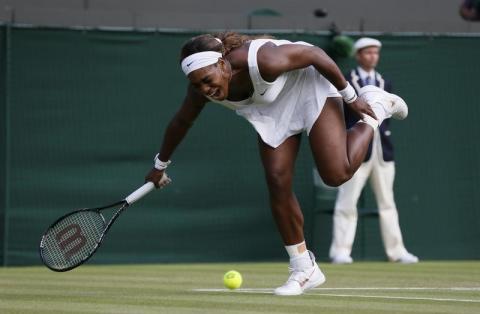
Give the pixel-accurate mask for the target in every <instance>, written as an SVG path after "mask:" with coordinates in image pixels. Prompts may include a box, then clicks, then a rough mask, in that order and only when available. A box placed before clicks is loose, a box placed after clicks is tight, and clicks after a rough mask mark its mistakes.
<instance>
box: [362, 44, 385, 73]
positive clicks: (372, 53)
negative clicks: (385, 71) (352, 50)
mask: <svg viewBox="0 0 480 314" xmlns="http://www.w3.org/2000/svg"><path fill="white" fill-rule="evenodd" d="M379 58H380V48H378V47H365V48H363V49H360V50H359V51H358V52H357V62H358V64H359V65H360V66H361V67H362V68H364V69H368V70H371V69H374V68H375V67H376V66H377V64H378V60H379Z"/></svg>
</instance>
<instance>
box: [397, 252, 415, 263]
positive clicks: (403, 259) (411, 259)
mask: <svg viewBox="0 0 480 314" xmlns="http://www.w3.org/2000/svg"><path fill="white" fill-rule="evenodd" d="M394 262H395V263H400V264H415V263H418V257H416V256H415V255H413V254H412V253H408V252H407V253H405V254H403V255H402V256H400V257H399V258H397V259H396V260H394Z"/></svg>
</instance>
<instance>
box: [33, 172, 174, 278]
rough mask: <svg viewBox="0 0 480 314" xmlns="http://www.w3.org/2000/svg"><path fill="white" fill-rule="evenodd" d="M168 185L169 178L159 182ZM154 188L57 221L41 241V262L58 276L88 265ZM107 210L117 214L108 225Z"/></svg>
mask: <svg viewBox="0 0 480 314" xmlns="http://www.w3.org/2000/svg"><path fill="white" fill-rule="evenodd" d="M165 181H168V182H167V183H169V182H170V178H168V176H167V175H166V174H164V176H163V177H162V179H161V180H160V185H162V183H165ZM154 188H155V185H154V184H153V183H152V182H147V183H145V184H144V185H143V186H141V187H140V188H138V189H137V190H136V191H134V192H133V193H132V194H130V195H128V196H127V197H126V198H125V199H123V200H121V201H118V202H116V203H113V204H110V205H107V206H102V207H97V208H84V209H79V210H76V211H73V212H71V213H68V214H66V215H64V216H62V217H60V218H58V219H57V220H56V221H55V222H54V223H53V224H52V225H51V226H50V227H48V229H47V231H45V233H44V234H43V236H42V239H41V241H40V257H41V259H42V262H43V263H44V264H45V266H47V267H48V268H50V269H51V270H53V271H58V272H64V271H68V270H72V269H74V268H75V267H78V266H80V265H81V264H83V263H85V262H86V261H87V260H88V259H89V258H90V257H92V255H93V254H94V253H95V252H96V251H97V249H98V248H99V246H100V244H101V243H102V241H103V239H104V237H105V235H106V234H107V232H108V230H109V229H110V227H111V226H112V225H113V223H114V222H115V220H116V219H117V218H118V217H119V216H120V214H121V213H122V212H123V211H124V210H125V209H126V208H127V207H129V206H130V205H132V204H133V203H135V202H136V201H138V200H139V199H141V198H142V197H144V196H145V195H147V194H148V193H149V192H151V191H152V190H153V189H154ZM108 210H113V211H114V213H113V216H112V217H111V218H110V220H109V221H108V222H107V220H106V219H105V217H104V215H103V214H102V213H104V212H105V211H108Z"/></svg>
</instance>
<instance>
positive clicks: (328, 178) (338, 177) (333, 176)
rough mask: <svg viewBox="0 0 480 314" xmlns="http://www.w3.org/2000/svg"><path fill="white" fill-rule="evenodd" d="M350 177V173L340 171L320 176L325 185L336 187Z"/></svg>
mask: <svg viewBox="0 0 480 314" xmlns="http://www.w3.org/2000/svg"><path fill="white" fill-rule="evenodd" d="M351 177H352V175H351V174H349V173H348V172H345V171H342V172H336V173H330V174H327V175H324V176H322V180H323V182H325V184H326V185H329V186H333V187H337V186H340V185H342V184H344V183H345V182H347V181H348V180H350V178H351Z"/></svg>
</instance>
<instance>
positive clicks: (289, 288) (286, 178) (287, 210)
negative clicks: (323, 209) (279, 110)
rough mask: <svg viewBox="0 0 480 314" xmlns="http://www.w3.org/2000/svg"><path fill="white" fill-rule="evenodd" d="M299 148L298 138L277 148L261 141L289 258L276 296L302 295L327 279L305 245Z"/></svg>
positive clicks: (275, 215)
mask: <svg viewBox="0 0 480 314" xmlns="http://www.w3.org/2000/svg"><path fill="white" fill-rule="evenodd" d="M299 147H300V136H299V135H298V136H292V137H290V138H288V139H287V140H286V141H285V142H284V143H282V145H280V146H279V147H277V148H275V149H274V148H272V147H270V146H268V145H267V144H265V143H264V142H263V141H262V140H261V139H259V149H260V156H261V159H262V163H263V166H264V168H265V177H266V179H267V185H268V189H269V193H270V205H271V208H272V214H273V217H274V219H275V222H276V224H277V227H278V230H279V231H280V234H281V236H282V239H283V242H284V243H285V249H286V250H287V253H288V255H289V256H290V277H289V278H288V280H287V282H286V283H285V284H284V285H283V286H281V287H279V288H277V289H275V294H277V295H298V294H302V293H303V292H304V291H306V290H308V289H311V288H313V287H316V286H318V285H320V284H322V283H323V282H325V276H324V275H323V273H322V272H321V271H320V268H319V267H318V265H317V264H316V263H315V257H314V256H313V254H312V252H310V251H308V250H307V247H306V245H305V240H304V235H303V214H302V211H301V209H300V205H299V204H298V201H297V198H296V197H295V194H294V193H293V190H292V179H293V174H294V164H295V159H296V156H297V153H298V149H299Z"/></svg>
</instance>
